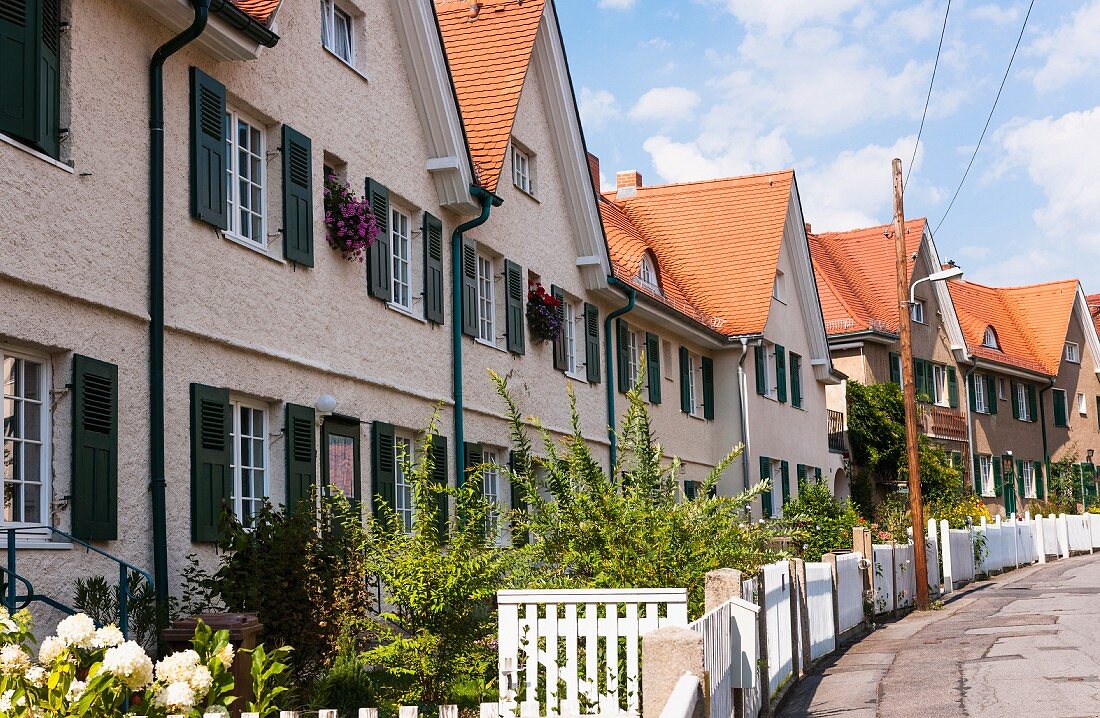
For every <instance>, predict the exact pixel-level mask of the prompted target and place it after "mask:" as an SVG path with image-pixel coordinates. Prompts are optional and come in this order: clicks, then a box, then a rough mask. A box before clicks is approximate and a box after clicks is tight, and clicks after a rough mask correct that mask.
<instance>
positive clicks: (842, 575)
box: [836, 553, 863, 633]
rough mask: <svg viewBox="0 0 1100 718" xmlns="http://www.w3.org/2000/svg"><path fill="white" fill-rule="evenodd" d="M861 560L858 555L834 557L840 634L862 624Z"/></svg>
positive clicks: (848, 554)
mask: <svg viewBox="0 0 1100 718" xmlns="http://www.w3.org/2000/svg"><path fill="white" fill-rule="evenodd" d="M862 560H863V555H862V554H859V553H846V554H840V555H838V556H837V557H836V592H837V595H836V604H837V613H838V614H839V615H838V616H837V619H838V620H837V622H838V623H839V625H840V632H841V633H845V632H846V631H850V630H851V629H853V628H855V627H856V626H858V625H859V624H861V623H863V572H862V571H861V570H860V568H859V563H860V561H862Z"/></svg>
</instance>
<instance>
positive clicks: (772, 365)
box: [600, 171, 846, 516]
mask: <svg viewBox="0 0 1100 718" xmlns="http://www.w3.org/2000/svg"><path fill="white" fill-rule="evenodd" d="M616 185H617V187H616V190H615V191H611V192H605V193H603V194H602V196H601V197H600V212H601V214H602V216H603V223H604V229H605V231H606V233H607V241H608V246H609V248H610V256H611V262H612V268H613V271H614V278H615V280H616V281H617V283H620V284H624V285H627V286H629V287H630V289H631V290H632V292H633V294H634V296H635V297H636V302H635V303H634V306H633V308H632V309H631V311H630V312H629V313H626V314H624V315H622V316H619V317H618V318H617V319H616V329H615V340H616V341H617V342H618V347H619V356H620V366H622V367H624V368H626V370H627V371H626V373H627V378H630V377H633V376H634V375H635V373H636V368H635V367H637V365H638V363H639V362H638V347H639V346H644V347H648V354H647V359H646V361H647V364H648V371H647V373H646V377H645V381H646V382H647V385H648V398H649V400H650V401H651V402H653V403H657V402H660V401H661V399H662V397H663V396H666V391H667V390H666V391H662V390H661V387H662V386H667V387H669V388H672V389H673V392H672V396H673V397H675V396H676V393H675V390H674V387H675V386H676V383H675V382H676V378H677V366H678V367H679V387H680V393H679V397H680V401H679V407H678V408H679V413H680V414H687V415H689V416H693V417H696V418H697V419H699V420H701V421H700V422H699V423H698V425H697V426H696V427H694V428H691V430H690V431H691V435H690V436H689V437H682V439H683V440H684V441H686V442H687V444H688V445H690V446H691V447H693V451H698V452H700V453H701V454H702V455H703V456H704V457H705V463H708V464H713V463H715V462H717V461H718V460H719V459H721V458H722V457H723V456H724V455H725V454H726V453H727V452H728V451H729V449H730V448H731V447H733V446H735V445H742V446H743V452H742V454H741V457H740V461H739V462H737V463H736V464H735V466H734V467H731V469H730V470H728V471H727V472H726V474H725V476H724V478H723V479H722V482H721V484H720V491H721V492H722V493H727V494H728V493H735V492H737V491H740V490H742V489H744V488H747V487H748V486H750V485H752V484H755V483H757V482H758V481H761V480H764V479H770V481H771V490H770V492H767V493H765V494H764V495H763V496H762V499H761V501H760V505H759V507H758V509H757V510H758V512H759V513H758V514H757V515H763V516H776V515H782V513H783V507H784V505H785V504H786V503H787V502H788V501H790V500H792V499H794V498H796V497H797V495H798V482H799V480H800V479H810V480H812V479H815V478H816V479H821V480H824V481H827V482H828V484H829V486H830V487H832V486H834V485H835V484H838V483H846V478H845V476H844V472H843V461H842V457H841V456H840V454H839V453H837V452H835V451H831V450H830V446H829V442H828V430H827V429H828V415H827V412H826V406H825V390H826V387H828V386H830V385H832V384H836V383H837V382H839V381H840V376H839V375H838V374H837V373H836V372H835V371H834V370H833V367H832V363H831V361H830V357H829V351H828V343H827V340H826V336H825V332H824V324H823V321H822V315H821V306H820V304H819V301H818V295H817V291H816V289H815V286H814V278H813V268H812V262H811V258H810V252H809V245H808V243H807V239H806V234H805V224H804V222H803V219H802V210H801V205H800V202H799V199H798V188H797V183H796V181H795V176H794V173H793V172H792V171H783V172H774V173H769V174H761V175H753V176H749V177H736V178H728V179H720V180H711V181H705V182H692V183H683V184H670V185H649V186H647V185H644V184H643V182H642V177H641V175H640V174H639V173H638V172H634V171H628V172H620V173H618V174H617V175H616ZM667 326H682V327H684V328H685V330H686V331H689V332H690V333H691V334H693V335H694V341H693V343H692V344H687V345H685V344H681V345H680V346H676V344H677V342H676V340H675V338H673V337H668V336H665V335H664V334H662V333H661V328H662V327H667ZM697 367H701V368H702V387H703V394H702V397H703V401H702V405H700V403H699V400H698V399H699V397H698V394H697V392H698V388H697V387H698V383H697V382H696V380H695V379H693V378H692V377H693V376H694V374H695V372H696V370H697ZM620 376H622V372H620ZM670 382H671V385H670ZM655 385H656V387H655ZM623 388H625V382H624V385H622V386H620V387H619V389H620V390H621V389H623ZM711 399H713V401H714V403H715V406H711V405H710V400H711ZM665 403H670V404H671V406H670V407H668V408H667V409H666V408H664V406H663V405H662V408H661V410H660V411H658V412H656V413H655V426H656V427H657V429H658V431H659V432H660V431H662V428H663V427H662V423H663V422H667V421H669V415H670V414H672V413H675V412H676V409H677V403H676V401H675V398H673V400H672V401H671V402H667V400H666V402H665ZM712 419H713V420H714V424H713V425H712V424H711V420H712ZM658 422H662V423H658ZM678 438H679V437H678Z"/></svg>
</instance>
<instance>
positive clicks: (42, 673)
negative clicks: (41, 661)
mask: <svg viewBox="0 0 1100 718" xmlns="http://www.w3.org/2000/svg"><path fill="white" fill-rule="evenodd" d="M26 679H27V682H28V683H30V684H31V685H32V686H34V687H35V688H42V687H43V686H45V685H46V669H45V668H43V667H42V666H31V667H30V668H28V669H27V673H26Z"/></svg>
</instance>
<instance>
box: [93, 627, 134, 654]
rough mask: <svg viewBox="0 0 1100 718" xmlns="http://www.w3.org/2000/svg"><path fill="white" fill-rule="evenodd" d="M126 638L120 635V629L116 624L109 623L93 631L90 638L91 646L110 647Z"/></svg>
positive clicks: (119, 643)
mask: <svg viewBox="0 0 1100 718" xmlns="http://www.w3.org/2000/svg"><path fill="white" fill-rule="evenodd" d="M125 640H126V639H125V638H124V637H123V635H122V631H120V630H119V629H118V626H116V625H115V624H113V623H112V624H111V625H109V626H104V627H103V628H101V629H99V630H98V631H96V632H95V638H93V639H92V647H93V648H112V647H114V646H118V645H121V644H122V642H123V641H125Z"/></svg>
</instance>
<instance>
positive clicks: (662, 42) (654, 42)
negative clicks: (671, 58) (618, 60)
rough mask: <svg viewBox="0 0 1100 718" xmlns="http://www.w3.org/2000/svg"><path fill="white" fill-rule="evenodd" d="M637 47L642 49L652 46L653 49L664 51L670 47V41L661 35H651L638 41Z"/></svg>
mask: <svg viewBox="0 0 1100 718" xmlns="http://www.w3.org/2000/svg"><path fill="white" fill-rule="evenodd" d="M638 47H640V48H643V49H645V48H652V49H654V50H657V51H658V52H664V51H665V50H667V49H669V48H670V47H672V43H671V42H669V41H668V40H666V39H664V38H663V37H652V38H650V39H648V40H641V41H639V42H638Z"/></svg>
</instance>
